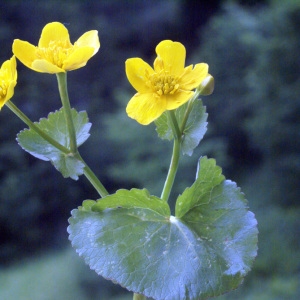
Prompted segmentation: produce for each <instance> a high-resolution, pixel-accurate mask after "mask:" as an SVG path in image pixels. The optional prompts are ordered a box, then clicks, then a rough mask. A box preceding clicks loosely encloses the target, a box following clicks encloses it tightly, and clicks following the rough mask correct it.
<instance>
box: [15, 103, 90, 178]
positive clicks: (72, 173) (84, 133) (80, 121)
mask: <svg viewBox="0 0 300 300" xmlns="http://www.w3.org/2000/svg"><path fill="white" fill-rule="evenodd" d="M71 113H72V117H73V123H74V127H75V133H76V140H77V145H78V146H80V145H81V144H83V143H84V142H85V141H86V140H87V139H88V137H89V130H90V128H91V123H89V122H88V117H87V114H86V112H85V111H81V112H79V113H78V112H77V111H76V110H75V109H72V111H71ZM35 125H36V126H37V127H39V128H40V129H41V130H42V131H44V132H45V133H47V134H48V135H49V136H51V137H52V139H54V140H55V141H56V142H58V143H59V144H61V145H62V146H64V147H66V148H69V144H70V139H69V135H68V128H67V125H66V121H65V117H64V111H63V108H62V109H60V110H59V111H56V112H54V113H50V114H49V115H48V118H47V119H45V118H42V119H40V122H39V123H35ZM17 140H18V142H19V144H20V146H21V147H22V148H23V149H24V150H25V151H27V152H29V153H30V154H31V155H33V156H35V157H37V158H39V159H41V160H45V161H51V162H52V164H53V165H54V166H55V168H56V169H57V170H58V171H60V172H61V173H62V175H63V176H64V177H71V178H72V179H75V180H76V179H78V176H79V175H82V174H83V168H84V164H83V163H82V162H81V161H80V160H78V159H76V158H75V157H73V156H71V155H68V154H65V153H63V152H61V151H60V150H59V149H57V148H56V147H54V146H53V145H52V144H50V143H49V142H48V141H46V140H45V139H43V138H42V137H41V136H40V135H39V134H38V133H36V132H35V131H34V130H32V129H24V130H22V131H21V132H20V133H19V134H18V136H17Z"/></svg>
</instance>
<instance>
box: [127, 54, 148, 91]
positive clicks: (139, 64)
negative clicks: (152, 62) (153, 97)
mask: <svg viewBox="0 0 300 300" xmlns="http://www.w3.org/2000/svg"><path fill="white" fill-rule="evenodd" d="M125 68H126V75H127V78H128V80H129V82H130V83H131V85H132V86H133V87H134V88H135V89H136V90H137V91H138V92H139V93H150V92H151V89H150V87H149V86H148V85H147V82H148V81H149V79H148V77H147V76H148V75H151V74H153V73H154V70H153V69H152V68H151V67H150V66H149V65H148V64H147V63H146V62H145V61H143V60H142V59H141V58H129V59H127V60H126V62H125Z"/></svg>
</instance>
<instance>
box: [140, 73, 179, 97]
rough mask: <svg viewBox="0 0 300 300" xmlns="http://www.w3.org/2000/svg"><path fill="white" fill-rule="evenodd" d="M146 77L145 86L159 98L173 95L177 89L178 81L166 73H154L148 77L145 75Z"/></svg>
mask: <svg viewBox="0 0 300 300" xmlns="http://www.w3.org/2000/svg"><path fill="white" fill-rule="evenodd" d="M146 77H147V78H148V81H147V82H146V84H147V86H148V87H150V88H152V90H153V91H154V92H155V93H157V94H158V95H159V96H162V95H167V94H171V95H173V94H174V93H175V92H176V91H177V90H178V89H179V84H178V79H177V78H174V77H173V76H172V75H169V74H168V73H167V72H166V71H161V72H159V73H154V74H152V75H150V76H149V74H146Z"/></svg>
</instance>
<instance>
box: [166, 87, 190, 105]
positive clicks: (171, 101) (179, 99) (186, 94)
mask: <svg viewBox="0 0 300 300" xmlns="http://www.w3.org/2000/svg"><path fill="white" fill-rule="evenodd" d="M193 95H194V92H192V91H184V90H179V91H178V92H177V93H176V94H174V95H166V98H167V107H166V109H167V110H172V109H175V108H177V107H179V106H181V105H183V104H184V103H186V102H187V101H189V100H190V99H191V97H192V96H193Z"/></svg>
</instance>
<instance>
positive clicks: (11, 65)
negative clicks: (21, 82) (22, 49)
mask: <svg viewBox="0 0 300 300" xmlns="http://www.w3.org/2000/svg"><path fill="white" fill-rule="evenodd" d="M17 76H18V75H17V63H16V58H15V56H13V57H12V58H11V59H10V60H7V61H5V62H4V63H3V64H2V66H1V69H0V109H1V108H2V107H3V106H4V104H5V103H6V102H7V101H8V100H9V99H10V98H11V97H12V96H13V95H14V88H15V86H16V84H17Z"/></svg>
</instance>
